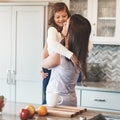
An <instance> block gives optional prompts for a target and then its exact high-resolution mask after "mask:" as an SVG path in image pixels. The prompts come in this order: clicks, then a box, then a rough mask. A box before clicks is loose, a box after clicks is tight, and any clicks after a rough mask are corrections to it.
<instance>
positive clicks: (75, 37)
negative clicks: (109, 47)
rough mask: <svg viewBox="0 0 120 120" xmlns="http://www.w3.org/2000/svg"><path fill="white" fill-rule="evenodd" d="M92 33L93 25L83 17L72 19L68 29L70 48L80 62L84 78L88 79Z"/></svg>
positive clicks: (72, 17) (78, 16)
mask: <svg viewBox="0 0 120 120" xmlns="http://www.w3.org/2000/svg"><path fill="white" fill-rule="evenodd" d="M90 33H91V24H90V22H89V21H88V20H87V19H86V18H85V17H83V16H81V15H79V14H74V15H72V16H71V17H70V23H69V28H68V46H69V50H70V51H72V52H73V53H74V54H75V56H76V57H77V59H78V60H79V62H80V68H81V72H82V73H83V75H84V76H83V78H84V77H85V79H86V77H87V73H86V72H87V57H88V44H89V37H90Z"/></svg>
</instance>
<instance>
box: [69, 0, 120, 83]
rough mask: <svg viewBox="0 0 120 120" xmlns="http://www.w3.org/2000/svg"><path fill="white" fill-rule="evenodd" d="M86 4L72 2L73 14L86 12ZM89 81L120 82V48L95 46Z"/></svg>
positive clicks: (91, 55)
mask: <svg viewBox="0 0 120 120" xmlns="http://www.w3.org/2000/svg"><path fill="white" fill-rule="evenodd" d="M85 2H86V0H81V2H80V1H79V0H70V11H71V13H81V9H82V10H84V9H86V7H87V6H86V4H84V3H85ZM112 4H113V3H112ZM81 14H82V13H81ZM88 80H89V81H100V80H106V81H120V46H117V45H116V46H115V45H94V46H93V50H92V51H91V53H90V54H89V57H88Z"/></svg>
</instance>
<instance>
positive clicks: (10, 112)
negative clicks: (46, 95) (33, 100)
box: [0, 102, 119, 120]
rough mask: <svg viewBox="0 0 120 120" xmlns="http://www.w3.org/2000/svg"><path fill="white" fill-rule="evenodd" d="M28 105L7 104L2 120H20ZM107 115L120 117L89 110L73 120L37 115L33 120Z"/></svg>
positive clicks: (58, 119) (0, 117)
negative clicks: (21, 112)
mask: <svg viewBox="0 0 120 120" xmlns="http://www.w3.org/2000/svg"><path fill="white" fill-rule="evenodd" d="M26 105H27V104H21V103H14V102H7V103H6V105H5V108H4V110H3V113H2V115H0V120H20V118H19V112H20V110H21V109H22V108H24V107H25V106H26ZM38 106H39V105H35V107H38ZM100 113H105V114H114V115H119V113H117V112H105V111H94V110H89V109H88V110H87V111H86V112H84V113H82V114H79V115H76V116H74V117H72V118H64V117H62V118H61V117H54V116H49V115H47V116H44V117H40V116H38V115H35V116H34V118H33V119H31V120H61V119H62V120H80V117H86V118H87V120H88V119H90V118H92V117H93V116H95V115H97V114H100Z"/></svg>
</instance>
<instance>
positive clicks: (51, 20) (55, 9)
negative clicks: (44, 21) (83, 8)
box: [48, 2, 70, 32]
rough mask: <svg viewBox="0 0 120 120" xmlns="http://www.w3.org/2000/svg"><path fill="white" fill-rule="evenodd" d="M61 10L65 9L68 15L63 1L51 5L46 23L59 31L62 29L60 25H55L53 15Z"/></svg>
mask: <svg viewBox="0 0 120 120" xmlns="http://www.w3.org/2000/svg"><path fill="white" fill-rule="evenodd" d="M63 10H66V12H67V14H68V17H70V12H69V10H68V7H67V5H66V4H65V3H64V2H57V3H55V4H53V5H51V12H50V18H49V20H48V25H49V26H53V27H55V28H56V29H57V30H58V31H59V32H61V31H62V27H59V26H58V25H56V23H55V21H54V16H55V13H56V12H59V11H63Z"/></svg>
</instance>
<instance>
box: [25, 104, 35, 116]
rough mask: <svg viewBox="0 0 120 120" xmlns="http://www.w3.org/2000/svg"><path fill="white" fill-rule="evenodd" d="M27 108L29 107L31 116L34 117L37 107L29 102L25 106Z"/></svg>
mask: <svg viewBox="0 0 120 120" xmlns="http://www.w3.org/2000/svg"><path fill="white" fill-rule="evenodd" d="M25 109H27V110H28V111H29V113H30V114H29V118H32V117H33V116H34V114H35V107H34V106H33V105H31V104H29V105H27V106H26V107H25Z"/></svg>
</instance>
